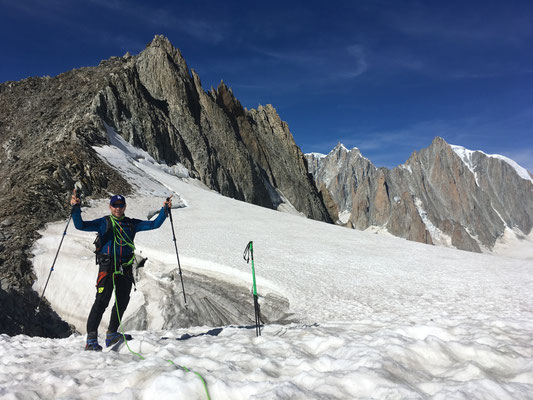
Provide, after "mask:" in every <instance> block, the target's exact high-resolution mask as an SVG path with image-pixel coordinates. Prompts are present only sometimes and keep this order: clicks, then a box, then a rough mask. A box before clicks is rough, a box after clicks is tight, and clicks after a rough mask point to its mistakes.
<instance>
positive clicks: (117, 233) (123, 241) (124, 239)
mask: <svg viewBox="0 0 533 400" xmlns="http://www.w3.org/2000/svg"><path fill="white" fill-rule="evenodd" d="M111 223H112V225H113V261H114V268H115V271H114V272H113V275H112V276H113V292H114V295H115V306H116V307H115V308H116V310H117V317H118V323H119V328H120V333H121V334H122V337H123V338H124V343H126V347H127V348H128V350H129V352H130V353H131V354H134V355H136V356H137V357H139V358H140V359H141V360H145V358H144V357H143V356H142V355H141V354H140V353H136V352H135V351H133V350H132V349H131V348H130V345H129V344H128V340H127V339H126V333H125V332H124V327H123V326H122V320H121V318H120V312H119V309H118V301H117V290H116V287H115V275H124V272H122V271H117V252H116V248H117V247H116V246H120V247H125V246H129V247H130V248H131V249H132V250H133V251H134V250H135V246H134V244H133V241H132V240H131V239H130V238H129V236H128V234H127V233H126V232H125V231H124V230H123V229H122V227H121V226H120V224H119V223H118V221H117V219H116V218H115V217H113V216H112V215H111ZM117 237H118V239H119V240H120V242H118V241H117ZM134 260H135V254H133V255H132V258H131V259H130V261H128V262H127V263H126V264H122V265H126V266H127V265H131V264H133V261H134ZM167 361H168V362H169V363H171V364H172V365H174V366H175V367H176V368H182V369H183V370H185V371H186V372H193V373H194V374H195V375H196V376H197V377H198V378H200V380H201V381H202V384H203V386H204V390H205V394H206V396H207V400H211V397H210V396H209V391H208V390H207V383H206V382H205V379H204V378H203V376H202V375H200V374H199V373H198V372H196V371H191V370H190V369H189V368H187V367H185V366H183V365H178V364H175V363H174V362H173V361H172V360H167Z"/></svg>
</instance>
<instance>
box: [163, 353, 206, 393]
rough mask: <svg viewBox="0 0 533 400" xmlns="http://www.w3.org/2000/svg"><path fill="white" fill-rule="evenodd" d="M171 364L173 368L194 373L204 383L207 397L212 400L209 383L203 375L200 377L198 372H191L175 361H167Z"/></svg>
mask: <svg viewBox="0 0 533 400" xmlns="http://www.w3.org/2000/svg"><path fill="white" fill-rule="evenodd" d="M167 361H168V362H169V363H171V364H172V365H173V366H175V367H176V368H181V369H183V370H185V372H192V373H194V374H195V375H196V376H197V377H198V378H200V380H201V381H202V384H203V385H204V390H205V395H206V396H207V400H211V397H210V396H209V391H208V390H207V383H206V382H205V379H204V377H203V376H202V375H200V374H199V373H198V372H196V371H191V370H190V369H189V368H187V367H186V366H184V365H178V364H175V363H174V361H172V360H167Z"/></svg>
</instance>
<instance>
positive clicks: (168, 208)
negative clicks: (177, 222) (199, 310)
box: [167, 196, 189, 309]
mask: <svg viewBox="0 0 533 400" xmlns="http://www.w3.org/2000/svg"><path fill="white" fill-rule="evenodd" d="M170 197H172V196H170ZM170 197H167V201H169V200H170ZM167 212H168V216H169V217H170V226H171V227H172V240H173V241H174V247H175V248H176V257H177V259H178V272H179V274H180V279H181V288H182V289H183V300H184V301H185V308H187V309H188V308H189V306H188V305H187V297H186V296H185V285H183V275H182V273H181V264H180V256H179V254H178V245H177V244H176V234H175V233H174V221H173V220H172V212H171V211H170V207H167Z"/></svg>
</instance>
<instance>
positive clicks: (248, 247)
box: [243, 241, 261, 336]
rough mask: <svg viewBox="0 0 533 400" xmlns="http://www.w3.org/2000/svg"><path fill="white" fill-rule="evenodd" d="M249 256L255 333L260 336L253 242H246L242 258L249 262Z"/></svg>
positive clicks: (259, 310)
mask: <svg viewBox="0 0 533 400" xmlns="http://www.w3.org/2000/svg"><path fill="white" fill-rule="evenodd" d="M250 256H251V258H252V282H253V296H254V311H255V335H256V336H261V309H260V308H259V298H258V296H257V286H256V284H255V267H254V243H253V242H252V241H250V242H248V244H247V245H246V248H245V249H244V254H243V258H244V260H245V261H246V262H247V263H249V262H250Z"/></svg>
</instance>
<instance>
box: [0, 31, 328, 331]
mask: <svg viewBox="0 0 533 400" xmlns="http://www.w3.org/2000/svg"><path fill="white" fill-rule="evenodd" d="M110 129H112V130H114V131H115V132H116V133H118V134H119V135H121V136H122V137H123V138H125V139H126V140H127V141H129V142H130V143H132V144H133V145H135V146H137V147H139V148H141V149H143V150H146V151H147V152H148V153H149V154H150V155H151V156H152V157H154V158H155V159H156V160H158V161H159V162H164V163H167V164H168V165H173V164H176V163H181V164H182V165H184V166H185V167H186V168H187V169H188V172H189V175H190V176H191V177H193V178H197V179H199V180H201V181H202V182H203V183H204V184H205V185H206V186H208V187H209V188H211V189H213V190H216V191H218V192H220V193H221V194H223V195H225V196H229V197H233V198H236V199H239V200H243V201H247V202H250V203H253V204H257V205H260V206H264V207H269V208H273V209H284V210H291V211H292V212H298V213H300V214H303V215H305V216H306V217H309V218H314V219H317V220H320V221H326V222H331V220H330V217H329V213H328V212H327V210H326V208H325V206H324V203H323V201H322V198H321V197H320V194H319V192H318V191H317V189H316V187H315V185H314V182H313V180H312V177H311V175H310V174H309V173H308V171H307V165H306V161H305V157H304V155H303V153H302V152H301V150H300V149H299V147H298V146H297V145H296V144H295V142H294V139H293V137H292V134H291V133H290V131H289V128H288V126H287V124H286V123H285V122H283V121H282V120H281V119H280V117H279V115H278V114H277V113H276V110H275V109H274V108H273V107H272V106H270V105H267V106H264V107H263V106H259V107H258V108H257V110H253V109H252V110H246V109H244V108H243V107H242V106H241V104H240V103H239V101H238V100H237V99H236V98H235V97H234V96H233V94H232V91H231V90H230V89H229V88H228V87H227V86H226V85H225V84H224V83H221V84H220V85H219V87H218V88H217V89H216V90H214V89H211V90H210V91H209V92H206V91H204V90H203V89H202V86H201V83H200V78H199V77H198V75H197V74H196V73H195V72H194V71H191V70H189V68H188V66H187V64H186V62H185V60H184V59H183V57H182V56H181V54H180V52H179V50H177V49H176V48H174V47H173V46H172V44H171V43H170V42H169V41H168V39H166V38H165V37H163V36H156V37H155V38H154V39H153V41H152V42H151V43H149V44H148V45H147V47H146V49H145V50H144V51H142V52H141V53H140V54H138V55H136V56H131V55H130V54H126V55H125V56H123V57H112V58H111V59H109V60H104V61H102V62H101V63H100V64H99V65H98V66H96V67H86V68H80V69H76V70H72V71H69V72H66V73H63V74H60V75H58V76H56V77H42V78H28V79H24V80H22V81H19V82H5V83H2V84H0V144H1V146H2V152H1V153H0V166H1V169H0V227H1V231H0V265H1V270H0V304H2V312H1V313H0V333H8V334H17V333H25V334H29V335H45V336H64V335H68V334H69V333H70V332H71V328H70V327H68V326H66V324H64V323H61V321H60V319H59V318H58V316H57V315H56V314H55V313H54V312H53V310H51V309H50V308H47V304H43V305H42V306H41V312H40V313H38V314H37V315H35V314H34V311H35V308H36V306H37V303H38V294H37V293H35V292H34V291H33V290H32V289H31V287H32V284H33V281H34V279H35V275H34V273H33V270H32V264H31V260H30V258H31V246H32V244H33V242H34V240H35V239H36V238H38V236H39V235H38V233H37V231H38V230H39V229H40V228H42V227H43V226H44V224H45V223H47V222H50V221H57V220H60V219H62V218H65V217H66V216H67V215H68V212H69V208H68V205H67V204H68V197H69V193H71V191H72V189H73V187H74V186H75V185H76V186H78V187H80V188H81V189H82V190H83V193H84V194H85V195H86V196H91V197H93V198H98V197H106V196H108V195H109V194H111V193H123V194H126V195H127V194H129V193H131V192H132V191H133V187H134V185H135V182H128V181H126V180H125V179H124V177H122V176H121V175H120V174H119V173H118V172H117V171H116V170H115V169H114V168H113V166H112V165H109V164H107V163H106V162H104V161H102V159H101V158H99V157H98V155H97V153H96V152H95V150H94V149H93V146H98V145H104V144H109V136H108V132H109V130H110Z"/></svg>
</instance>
